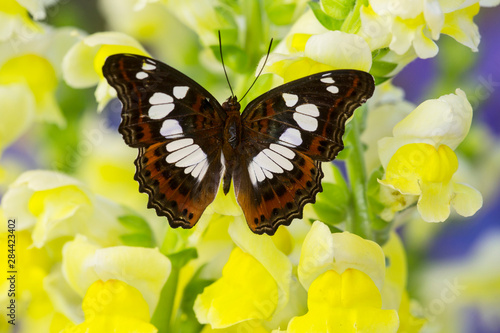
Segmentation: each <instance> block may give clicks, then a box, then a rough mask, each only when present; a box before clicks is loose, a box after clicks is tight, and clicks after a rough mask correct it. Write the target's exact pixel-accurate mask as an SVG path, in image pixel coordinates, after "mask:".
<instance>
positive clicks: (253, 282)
mask: <svg viewBox="0 0 500 333" xmlns="http://www.w3.org/2000/svg"><path fill="white" fill-rule="evenodd" d="M277 305H278V286H277V284H276V282H275V280H274V279H273V277H272V276H271V275H270V274H269V272H268V271H267V270H266V269H265V267H264V266H263V265H262V264H261V263H259V261H257V260H256V259H255V258H254V257H253V256H251V255H250V254H247V253H245V252H243V251H242V250H241V249H239V248H235V249H234V250H233V251H232V252H231V255H230V257H229V260H228V261H227V263H226V265H225V266H224V269H223V270H222V277H221V278H220V279H219V280H217V281H216V282H215V283H213V284H211V285H210V286H208V287H206V288H205V289H204V290H203V292H202V293H201V294H199V295H198V297H197V298H196V301H195V304H194V311H195V313H196V317H197V318H198V320H199V321H200V323H204V324H206V323H210V325H211V326H212V328H224V327H227V326H231V325H234V324H236V323H239V322H242V321H247V320H251V319H269V318H270V317H271V315H272V314H273V313H274V311H275V310H276V307H277Z"/></svg>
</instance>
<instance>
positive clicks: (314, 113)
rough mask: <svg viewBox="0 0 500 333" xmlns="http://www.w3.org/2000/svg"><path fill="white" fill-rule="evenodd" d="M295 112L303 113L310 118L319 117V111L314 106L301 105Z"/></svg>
mask: <svg viewBox="0 0 500 333" xmlns="http://www.w3.org/2000/svg"><path fill="white" fill-rule="evenodd" d="M295 110H296V111H297V112H300V113H303V114H305V115H308V116H311V117H318V116H319V110H318V107H317V106H316V105H314V104H302V105H299V106H297V107H296V108H295Z"/></svg>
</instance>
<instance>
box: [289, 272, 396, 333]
mask: <svg viewBox="0 0 500 333" xmlns="http://www.w3.org/2000/svg"><path fill="white" fill-rule="evenodd" d="M307 307H308V309H309V310H308V312H307V313H306V314H305V315H303V316H299V317H295V318H293V319H292V320H291V321H290V323H289V324H288V328H287V332H288V333H295V332H297V333H308V332H311V333H312V332H339V333H341V332H384V333H387V332H396V331H397V329H398V326H399V319H398V315H397V312H396V311H395V310H382V298H381V296H380V292H379V290H378V289H377V286H376V285H375V283H374V282H373V281H372V280H371V279H370V277H369V276H368V275H366V274H365V273H363V272H361V271H359V270H356V269H347V270H345V271H344V272H343V273H342V274H338V273H337V272H335V271H334V270H328V271H326V272H324V273H323V274H321V275H320V276H319V277H317V278H316V279H315V280H314V281H313V283H312V284H311V286H310V287H309V294H308V299H307Z"/></svg>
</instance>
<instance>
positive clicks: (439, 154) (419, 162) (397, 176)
mask: <svg viewBox="0 0 500 333" xmlns="http://www.w3.org/2000/svg"><path fill="white" fill-rule="evenodd" d="M471 121H472V107H471V105H470V103H469V102H468V101H467V97H466V95H465V93H464V92H463V91H462V90H460V89H457V90H456V93H455V94H450V95H445V96H441V97H440V98H439V99H435V100H428V101H426V102H424V103H422V104H420V105H419V106H418V107H417V108H416V109H415V110H413V111H412V112H411V113H410V114H409V115H408V116H407V117H405V118H404V119H403V120H402V121H401V122H399V123H398V124H397V125H396V126H395V127H394V130H393V137H389V138H383V139H381V140H380V141H379V156H380V160H381V162H382V165H383V166H384V168H385V176H384V179H383V180H381V181H380V183H381V184H383V185H385V186H389V187H391V188H393V189H396V190H398V191H399V192H401V193H402V194H407V195H416V196H418V197H419V199H418V204H417V208H418V211H419V213H420V215H421V216H422V218H423V219H424V220H425V221H427V222H442V221H444V220H446V219H447V218H448V216H449V215H450V205H452V206H453V207H454V208H455V210H456V211H457V213H458V214H460V215H463V216H471V215H473V214H474V213H475V212H476V211H477V210H478V209H479V208H480V207H481V206H482V197H481V194H480V193H479V192H478V191H477V190H476V189H474V188H472V187H471V186H469V185H466V184H462V183H455V182H454V181H453V180H452V177H453V174H454V173H455V172H456V171H457V168H458V160H457V157H456V155H455V153H454V152H453V149H455V148H456V147H457V146H458V145H459V144H460V142H461V141H462V140H463V139H464V138H465V136H466V135H467V133H468V131H469V127H470V124H471Z"/></svg>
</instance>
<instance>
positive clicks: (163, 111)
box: [148, 104, 175, 119]
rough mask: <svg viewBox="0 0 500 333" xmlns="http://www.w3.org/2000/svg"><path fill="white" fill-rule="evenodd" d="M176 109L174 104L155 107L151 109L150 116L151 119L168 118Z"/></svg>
mask: <svg viewBox="0 0 500 333" xmlns="http://www.w3.org/2000/svg"><path fill="white" fill-rule="evenodd" d="M174 108H175V105H174V104H159V105H153V106H151V107H150V108H149V111H148V115H149V118H151V119H162V118H165V117H166V116H168V114H169V113H170V112H172V110H173V109H174Z"/></svg>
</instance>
